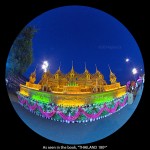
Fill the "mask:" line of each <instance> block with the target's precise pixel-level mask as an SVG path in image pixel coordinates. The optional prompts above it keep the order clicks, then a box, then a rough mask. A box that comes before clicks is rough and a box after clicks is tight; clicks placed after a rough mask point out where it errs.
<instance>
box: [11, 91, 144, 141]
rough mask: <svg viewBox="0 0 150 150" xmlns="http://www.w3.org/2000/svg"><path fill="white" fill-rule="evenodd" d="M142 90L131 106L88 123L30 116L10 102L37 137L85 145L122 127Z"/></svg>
mask: <svg viewBox="0 0 150 150" xmlns="http://www.w3.org/2000/svg"><path fill="white" fill-rule="evenodd" d="M142 91H143V89H139V91H138V92H137V96H136V99H135V101H134V102H133V104H131V105H127V106H126V107H124V108H123V109H122V110H120V111H119V112H116V113H115V114H112V115H110V116H109V117H106V118H103V119H100V120H97V121H94V122H88V123H81V124H79V123H75V124H72V123H71V124H67V123H61V122H55V121H51V120H48V119H45V118H42V117H38V116H36V115H35V114H32V113H31V112H29V111H28V110H26V109H24V108H23V107H22V106H20V105H19V104H18V103H17V102H16V100H11V101H12V105H13V107H14V109H15V110H16V112H17V114H18V115H19V117H20V118H21V119H22V120H23V122H24V123H25V124H26V125H28V126H29V127H30V128H31V129H32V130H33V131H35V132H36V133H38V134H39V135H41V136H43V137H45V138H47V139H49V140H51V141H55V142H59V143H64V144H87V143H91V142H95V141H99V140H101V139H103V138H105V137H107V136H109V135H111V134H112V133H114V132H115V131H117V130H118V129H119V128H120V127H122V126H123V125H124V124H125V123H126V122H127V121H128V119H129V118H130V117H131V116H132V114H133V112H134V111H135V109H136V107H137V105H138V103H139V101H140V99H141V94H142Z"/></svg>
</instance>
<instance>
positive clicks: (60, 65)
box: [58, 62, 61, 71]
mask: <svg viewBox="0 0 150 150" xmlns="http://www.w3.org/2000/svg"><path fill="white" fill-rule="evenodd" d="M60 67H61V62H60V65H59V68H58V70H59V71H60Z"/></svg>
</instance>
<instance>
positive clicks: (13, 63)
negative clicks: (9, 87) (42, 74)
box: [6, 26, 37, 76]
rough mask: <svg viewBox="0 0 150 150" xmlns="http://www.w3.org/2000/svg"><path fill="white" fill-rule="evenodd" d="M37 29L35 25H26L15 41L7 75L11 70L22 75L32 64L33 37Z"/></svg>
mask: <svg viewBox="0 0 150 150" xmlns="http://www.w3.org/2000/svg"><path fill="white" fill-rule="evenodd" d="M36 31H37V30H36V28H35V27H32V26H28V27H25V28H24V29H23V30H22V31H21V33H20V34H19V35H18V37H17V38H16V40H15V41H14V43H13V45H12V47H11V49H10V52H9V55H8V59H7V63H6V76H7V74H9V72H11V73H13V74H20V75H22V74H23V73H24V72H26V70H27V69H28V67H29V66H30V65H31V63H32V53H33V49H32V39H33V36H34V34H35V32H36Z"/></svg>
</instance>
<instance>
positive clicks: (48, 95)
mask: <svg viewBox="0 0 150 150" xmlns="http://www.w3.org/2000/svg"><path fill="white" fill-rule="evenodd" d="M109 70H110V75H109V78H110V84H107V83H106V81H105V79H104V76H103V74H102V73H101V72H100V71H99V70H98V69H97V67H96V72H95V73H94V74H91V73H90V72H89V71H88V69H87V68H86V65H85V70H84V72H83V73H82V74H79V73H77V72H76V71H75V70H74V67H73V64H72V68H71V70H70V71H69V72H68V73H67V74H64V73H62V71H61V69H60V67H59V68H58V70H57V71H56V72H55V73H54V74H52V73H51V72H50V71H49V70H48V71H47V70H46V71H45V72H44V73H43V75H42V78H41V80H40V82H39V83H38V84H35V81H36V69H35V71H34V72H33V73H31V75H30V77H29V82H26V84H25V85H22V84H20V91H17V94H18V100H19V103H20V104H21V105H22V106H24V107H25V108H26V109H29V110H30V111H32V112H34V113H36V114H37V115H42V116H44V117H46V118H49V119H50V118H51V119H54V120H57V121H58V120H59V121H64V122H68V121H69V122H80V121H82V122H84V121H89V120H91V119H92V120H95V119H100V118H103V117H104V116H105V117H106V116H108V115H110V114H113V113H115V112H116V111H118V110H120V109H121V108H123V107H124V106H126V104H127V99H128V97H127V94H126V85H123V86H121V85H120V83H119V82H117V80H116V79H117V78H116V76H115V74H114V73H113V72H112V71H111V69H110V67H109ZM70 115H71V116H70Z"/></svg>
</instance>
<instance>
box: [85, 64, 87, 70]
mask: <svg viewBox="0 0 150 150" xmlns="http://www.w3.org/2000/svg"><path fill="white" fill-rule="evenodd" d="M86 70H87V69H86V62H85V71H86Z"/></svg>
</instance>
